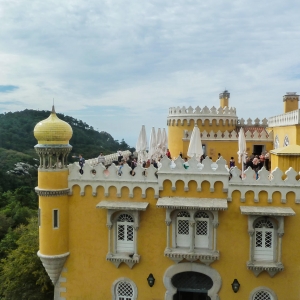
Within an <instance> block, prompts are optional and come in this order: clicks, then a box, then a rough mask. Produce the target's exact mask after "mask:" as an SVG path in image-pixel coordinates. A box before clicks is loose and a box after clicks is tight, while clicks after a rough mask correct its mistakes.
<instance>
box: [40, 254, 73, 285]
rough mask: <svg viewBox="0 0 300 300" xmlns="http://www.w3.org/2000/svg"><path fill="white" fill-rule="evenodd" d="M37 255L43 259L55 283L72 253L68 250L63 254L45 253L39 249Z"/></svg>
mask: <svg viewBox="0 0 300 300" xmlns="http://www.w3.org/2000/svg"><path fill="white" fill-rule="evenodd" d="M37 255H38V257H39V258H40V259H41V261H42V264H43V266H44V268H45V270H46V272H47V273H48V275H49V277H50V279H51V281H52V282H53V284H54V285H55V284H56V282H57V280H58V278H59V276H60V273H61V270H62V268H63V266H64V264H65V262H66V259H67V257H68V256H69V255H70V253H69V252H67V253H64V254H61V255H43V254H41V253H40V251H38V253H37Z"/></svg>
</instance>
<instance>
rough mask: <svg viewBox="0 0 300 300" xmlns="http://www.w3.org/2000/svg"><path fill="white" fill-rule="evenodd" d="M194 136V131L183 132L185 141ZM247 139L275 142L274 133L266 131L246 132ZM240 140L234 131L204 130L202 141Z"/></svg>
mask: <svg viewBox="0 0 300 300" xmlns="http://www.w3.org/2000/svg"><path fill="white" fill-rule="evenodd" d="M191 135H192V130H183V137H182V139H183V140H186V141H187V140H190V137H191ZM245 137H246V140H247V141H273V131H271V132H269V133H267V132H266V131H265V130H263V131H261V132H259V131H256V130H254V131H253V132H251V131H249V130H248V131H246V133H245ZM238 138H239V135H238V133H237V132H236V131H235V130H233V131H231V132H229V131H227V130H226V131H224V132H223V133H222V132H221V131H220V130H219V131H217V132H214V131H212V130H211V131H210V132H207V131H206V130H203V131H202V132H201V139H202V140H203V141H217V140H220V141H224V140H226V141H237V140H238Z"/></svg>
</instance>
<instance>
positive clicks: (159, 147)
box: [156, 128, 163, 157]
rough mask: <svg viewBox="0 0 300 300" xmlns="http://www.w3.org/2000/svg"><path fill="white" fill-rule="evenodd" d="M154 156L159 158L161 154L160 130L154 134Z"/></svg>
mask: <svg viewBox="0 0 300 300" xmlns="http://www.w3.org/2000/svg"><path fill="white" fill-rule="evenodd" d="M156 154H157V157H160V156H161V155H162V154H163V151H162V133H161V130H160V128H158V130H157V134H156Z"/></svg>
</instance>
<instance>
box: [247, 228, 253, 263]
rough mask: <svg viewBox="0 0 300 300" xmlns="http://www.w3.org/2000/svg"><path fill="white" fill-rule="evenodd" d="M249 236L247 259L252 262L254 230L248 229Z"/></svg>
mask: <svg viewBox="0 0 300 300" xmlns="http://www.w3.org/2000/svg"><path fill="white" fill-rule="evenodd" d="M248 233H249V236H250V246H249V261H250V262H253V255H254V253H253V235H254V230H248Z"/></svg>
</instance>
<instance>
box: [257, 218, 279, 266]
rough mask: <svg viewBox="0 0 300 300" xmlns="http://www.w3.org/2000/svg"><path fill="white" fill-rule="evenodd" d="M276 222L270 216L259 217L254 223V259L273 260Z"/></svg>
mask: <svg viewBox="0 0 300 300" xmlns="http://www.w3.org/2000/svg"><path fill="white" fill-rule="evenodd" d="M275 232H276V231H275V224H274V223H273V221H272V220H271V219H269V218H259V219H258V220H257V221H256V222H255V225H254V238H255V242H254V260H256V261H273V260H274V256H275V255H276V252H275V249H276V247H275V243H276V240H275Z"/></svg>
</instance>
